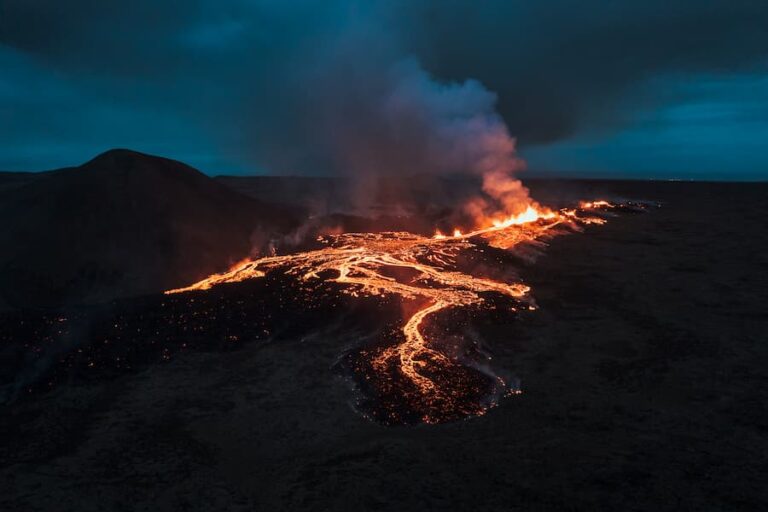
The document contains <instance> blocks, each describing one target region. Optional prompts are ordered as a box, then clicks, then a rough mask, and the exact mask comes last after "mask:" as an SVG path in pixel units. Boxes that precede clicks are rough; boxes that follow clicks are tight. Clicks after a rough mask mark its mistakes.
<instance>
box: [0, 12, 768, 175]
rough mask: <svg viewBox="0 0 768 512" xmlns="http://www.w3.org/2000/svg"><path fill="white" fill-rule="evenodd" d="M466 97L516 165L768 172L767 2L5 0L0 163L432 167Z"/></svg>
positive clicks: (0, 39) (303, 170) (242, 170)
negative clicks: (161, 159)
mask: <svg viewBox="0 0 768 512" xmlns="http://www.w3.org/2000/svg"><path fill="white" fill-rule="evenodd" d="M393 98H394V100H393ZM382 105H386V108H384V107H382ZM393 105H394V106H393ZM477 112H480V113H481V115H480V118H481V120H482V121H483V122H486V121H488V120H490V121H489V122H490V123H494V122H495V121H494V120H495V119H496V118H497V117H496V116H497V114H496V113H495V112H498V115H499V116H500V118H498V119H503V121H504V123H506V125H507V127H508V129H509V133H510V134H511V135H512V136H514V137H516V138H517V144H518V151H519V154H520V156H521V157H522V158H523V159H525V160H526V161H527V162H528V170H527V171H525V172H526V174H528V175H530V176H535V175H541V176H544V175H561V176H584V177H592V176H594V177H627V178H661V179H668V178H681V179H690V178H693V179H717V180H720V179H726V180H729V179H747V180H764V179H768V149H767V148H768V3H766V2H765V1H764V0H755V1H738V0H735V1H734V0H730V1H726V0H721V1H706V0H687V1H675V0H646V1H632V2H630V1H608V0H582V1H569V0H550V1H541V2H532V1H517V0H488V1H484V2H479V1H477V0H474V1H471V0H461V1H460V0H389V1H375V0H373V1H360V2H356V1H352V0H349V1H341V0H294V1H287V0H215V1H214V0H192V1H190V0H134V1H131V2H104V1H103V0H68V1H66V2H64V1H61V0H0V170H9V171H11V170H44V169H50V168H57V167H63V166H67V165H74V164H79V163H82V162H83V161H86V160H88V159H89V158H91V157H93V156H94V155H96V154H97V153H100V152H102V151H104V150H106V149H109V148H112V147H124V148H130V149H135V150H139V151H144V152H148V153H152V154H158V155H162V156H167V157H170V158H175V159H179V160H182V161H184V162H186V163H189V164H191V165H193V166H195V167H197V168H199V169H201V170H202V171H204V172H206V173H208V174H211V175H216V174H333V173H343V172H357V171H356V169H359V168H360V166H361V165H366V164H365V163H364V162H369V161H371V160H375V161H376V162H384V163H383V164H381V166H382V168H387V169H389V168H390V167H396V166H399V165H401V164H402V165H403V166H404V167H408V164H407V163H403V162H417V163H418V164H419V165H422V164H423V165H425V166H435V167H437V168H438V171H441V170H442V169H441V168H440V167H441V166H442V165H443V164H444V163H445V162H443V161H442V160H440V161H435V160H434V158H432V156H424V155H423V154H421V153H420V152H419V149H418V148H419V146H424V145H429V144H431V143H432V142H434V138H432V137H431V136H429V135H428V134H425V130H432V129H434V128H435V127H438V131H440V133H441V134H442V135H441V137H442V138H441V139H440V140H453V139H450V138H446V136H445V134H446V133H452V132H451V126H452V124H451V123H452V120H453V119H454V117H456V116H459V117H462V116H463V117H462V118H467V116H469V117H472V116H473V115H474V113H477ZM465 124H466V123H465ZM393 127H397V129H394V128H393ZM462 129H463V128H462ZM454 135H455V134H454ZM451 136H453V135H451ZM366 141H376V142H372V143H371V145H372V146H376V145H377V144H378V146H377V147H376V148H374V149H373V150H370V151H365V152H359V151H356V150H355V149H351V148H359V147H360V146H361V145H367V144H368V143H367V142H366ZM379 141H384V142H379ZM409 144H410V146H409ZM414 147H415V148H416V149H414ZM395 148H396V149H395ZM400 148H402V151H401V149H400ZM394 152H396V153H398V154H399V160H398V159H394V158H390V157H389V155H391V154H392V153H394ZM378 156H381V158H383V160H382V159H381V158H378ZM455 163H456V162H450V165H454V164H455ZM449 167H450V166H449ZM350 169H351V171H350ZM448 170H452V169H448ZM385 172H388V171H385Z"/></svg>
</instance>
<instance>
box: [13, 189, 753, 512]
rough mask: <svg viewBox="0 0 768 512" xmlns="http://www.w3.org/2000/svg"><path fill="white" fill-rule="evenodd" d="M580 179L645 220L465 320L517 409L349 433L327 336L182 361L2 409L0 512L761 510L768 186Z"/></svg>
mask: <svg viewBox="0 0 768 512" xmlns="http://www.w3.org/2000/svg"><path fill="white" fill-rule="evenodd" d="M579 186H580V187H581V191H583V194H582V195H583V196H584V197H585V198H592V197H596V196H597V195H601V194H605V193H609V192H610V193H614V194H620V195H623V196H626V197H630V198H636V199H648V200H655V201H660V202H661V203H662V207H661V208H659V209H657V210H653V211H651V212H649V213H646V214H642V215H626V216H622V217H620V218H616V219H613V220H611V221H610V222H609V223H608V224H607V225H605V226H601V227H589V228H587V230H586V232H585V233H583V234H580V235H569V236H563V237H559V238H556V239H555V240H553V241H552V242H551V245H550V247H549V248H548V249H547V251H546V253H545V254H544V255H543V256H542V257H541V258H540V259H539V260H538V261H537V262H536V263H535V264H534V265H531V266H529V267H527V268H526V269H525V270H524V272H523V277H524V279H525V281H526V282H527V283H528V284H530V285H531V286H532V287H533V294H534V296H535V297H536V300H537V302H538V305H539V309H538V310H537V311H535V312H531V313H530V314H526V315H523V316H522V317H520V318H518V319H517V320H515V321H514V322H513V323H510V324H509V325H496V324H494V325H487V326H481V331H482V334H483V335H484V337H485V338H486V339H487V340H488V348H489V350H491V351H492V352H493V354H494V358H495V361H496V363H495V364H496V365H497V366H498V367H499V368H503V369H507V370H508V371H509V372H510V373H512V374H514V375H515V376H517V377H518V378H519V379H520V381H521V386H522V389H523V394H522V395H519V396H514V397H510V398H507V399H505V400H503V401H502V403H501V404H500V406H499V407H497V408H495V409H493V410H492V411H491V412H489V413H488V414H487V415H486V416H483V417H479V418H473V419H470V420H467V421H461V422H456V423H449V424H443V425H432V426H426V425H422V426H417V427H383V426H380V425H377V424H374V423H371V422H369V421H367V420H366V419H364V418H363V417H362V416H360V415H359V414H358V413H356V412H355V411H354V410H353V409H352V407H351V406H350V402H351V391H350V388H349V385H348V383H347V382H345V381H344V379H343V378H341V377H340V376H339V375H338V373H337V372H334V371H333V370H332V369H331V367H332V366H333V365H334V364H335V363H336V361H337V360H338V358H339V356H340V354H341V352H342V351H343V349H344V348H345V347H346V346H347V345H348V343H349V340H347V339H344V336H341V335H340V334H339V333H340V332H343V328H340V326H329V328H328V329H327V330H326V331H324V332H317V333H315V334H313V335H312V336H308V337H303V338H301V339H297V338H294V339H285V340H280V341H274V342H268V343H253V344H250V345H247V346H245V347H244V348H242V349H241V350H239V351H236V352H226V353H216V352H208V353H201V352H191V353H188V354H185V355H184V356H182V357H178V358H175V359H174V360H173V361H172V362H171V363H168V364H165V365H155V366H152V367H150V368H148V369H146V370H144V371H141V372H139V373H137V374H134V375H127V376H123V377H120V378H118V379H113V380H109V381H105V382H97V383H91V384H88V385H71V386H61V387H59V388H57V389H55V390H54V391H52V392H50V393H47V394H43V395H40V396H39V397H35V398H33V399H28V400H20V401H17V402H15V403H13V404H10V405H4V406H2V414H1V417H2V420H0V429H1V430H0V436H1V437H0V439H1V441H0V450H1V451H0V453H2V459H1V460H0V509H2V510H4V511H16V510H19V511H21V510H23V511H33V510H57V511H65V510H77V511H82V512H85V511H90V510H93V511H101V510H148V511H153V512H155V511H161V510H265V511H273V510H392V511H402V510H590V511H594V510H653V511H658V510H766V509H768V491H766V489H765V481H766V480H767V479H768V455H766V454H768V410H767V409H768V406H766V401H765V397H766V396H767V395H768V370H766V368H768V309H767V306H766V304H768V235H767V233H768V213H767V212H768V186H766V185H755V184H741V185H736V184H731V185H721V184H687V183H593V184H588V183H586V184H581V185H579ZM540 187H541V188H542V191H544V188H545V185H544V184H541V185H540ZM580 193H581V192H580Z"/></svg>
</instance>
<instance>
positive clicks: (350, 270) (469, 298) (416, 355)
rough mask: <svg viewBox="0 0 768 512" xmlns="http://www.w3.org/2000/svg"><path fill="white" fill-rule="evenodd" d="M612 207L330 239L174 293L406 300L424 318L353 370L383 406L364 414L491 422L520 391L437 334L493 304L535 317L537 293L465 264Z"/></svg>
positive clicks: (410, 319)
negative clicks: (297, 285)
mask: <svg viewBox="0 0 768 512" xmlns="http://www.w3.org/2000/svg"><path fill="white" fill-rule="evenodd" d="M612 207H613V205H611V204H610V203H605V202H596V203H582V205H580V207H579V208H577V209H562V210H558V211H553V210H549V209H545V208H537V207H534V206H529V207H528V209H527V210H525V211H524V212H523V213H521V214H519V215H516V216H512V217H509V218H507V219H506V220H503V221H496V222H489V224H490V226H488V227H483V228H478V229H476V230H474V231H471V232H469V233H466V234H462V233H460V232H459V231H458V230H457V231H455V232H454V234H453V236H447V235H442V234H440V233H439V232H438V233H436V234H435V235H434V236H432V237H426V236H420V235H416V234H412V233H406V232H384V233H346V234H341V235H330V236H324V237H321V238H320V240H321V241H322V242H323V243H324V244H325V245H326V247H323V248H321V249H318V250H314V251H308V252H301V253H297V254H288V255H283V256H271V257H264V258H259V259H253V260H246V261H243V262H240V263H238V264H237V265H235V266H234V267H233V268H232V269H231V270H230V271H228V272H225V273H222V274H215V275H212V276H210V277H208V278H206V279H204V280H202V281H200V282H198V283H195V284H193V285H191V286H188V287H185V288H179V289H175V290H169V291H167V292H166V293H169V294H171V293H182V292H191V291H195V290H206V289H209V288H211V287H213V286H217V285H219V284H223V283H233V282H239V281H243V280H246V279H253V278H259V277H263V276H265V275H267V274H268V273H270V272H273V271H281V272H284V273H285V274H286V275H289V276H292V277H294V278H295V279H298V280H299V281H301V282H310V281H313V280H326V281H331V282H335V283H338V284H339V285H340V287H341V291H342V293H345V294H348V295H350V296H353V297H356V296H361V295H368V296H397V297H399V298H400V299H401V300H402V301H403V303H410V304H412V305H415V307H416V309H415V311H414V312H413V313H410V316H408V315H407V314H406V315H404V316H405V317H406V318H404V319H403V321H404V323H403V324H402V327H401V329H400V332H399V333H395V335H393V338H394V339H389V340H386V343H382V344H379V345H377V346H375V347H373V348H365V349H363V350H361V351H360V352H359V354H358V355H357V356H356V357H355V358H354V361H353V363H352V364H353V368H354V369H355V370H356V373H358V374H359V376H360V375H361V376H362V378H361V379H360V380H361V382H363V387H364V388H365V390H366V391H367V392H368V394H371V395H374V398H375V403H376V404H377V405H375V406H370V407H367V408H366V407H363V408H362V409H363V412H364V413H365V414H367V415H368V416H370V417H372V418H374V419H376V420H377V421H380V422H383V423H387V424H394V423H413V422H424V423H437V422H443V421H450V420H454V419H459V418H462V417H467V416H474V415H481V414H483V413H484V412H485V411H486V410H487V409H489V408H490V407H492V406H493V405H495V403H496V402H497V400H498V398H499V397H500V396H503V395H504V394H511V393H518V392H519V390H518V389H517V388H516V387H515V386H514V385H512V384H510V383H508V382H505V379H503V378H502V377H499V376H497V375H495V374H493V373H492V372H491V371H490V370H488V369H486V368H482V367H481V366H482V365H478V364H474V363H473V362H472V361H467V360H462V358H461V357H458V356H456V355H451V354H448V353H445V351H443V350H441V349H440V348H439V340H435V339H434V338H433V337H432V336H430V335H429V334H428V331H429V329H430V326H433V324H434V323H435V319H436V318H437V316H438V315H439V314H442V313H446V312H449V311H452V310H459V309H467V308H475V307H490V306H489V304H488V303H489V298H490V297H496V298H500V299H502V300H506V301H507V304H509V303H510V302H511V303H512V304H513V306H511V307H512V308H513V309H518V308H519V309H529V308H530V309H533V303H532V300H531V299H530V296H529V291H530V289H529V287H528V286H526V285H525V284H523V283H521V282H512V283H506V282H501V281H496V280H492V279H489V278H484V277H478V276H476V275H472V274H471V273H469V272H462V271H461V270H460V269H459V265H458V262H457V257H458V256H459V255H460V254H462V253H464V252H467V251H480V252H482V251H483V250H485V249H486V248H496V249H504V250H507V249H513V248H515V247H517V246H519V245H520V244H524V243H529V244H536V243H539V244H540V243H541V241H542V240H543V239H546V238H548V237H551V236H553V235H555V234H557V233H559V232H564V231H573V230H578V229H580V226H581V225H583V224H589V223H603V222H604V219H603V218H601V217H595V216H590V215H589V214H588V213H587V212H588V211H595V210H607V209H610V208H612ZM398 271H399V272H398ZM391 274H396V275H398V277H392V275H391ZM403 275H406V276H407V277H403Z"/></svg>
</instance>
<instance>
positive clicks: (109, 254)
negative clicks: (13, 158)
mask: <svg viewBox="0 0 768 512" xmlns="http://www.w3.org/2000/svg"><path fill="white" fill-rule="evenodd" d="M0 219H2V220H0V222H1V223H2V226H1V229H0V294H2V296H1V297H0V305H2V304H3V303H4V304H5V306H6V307H41V306H46V307H52V306H61V305H71V304H75V303H91V302H99V301H105V300H109V299H113V298H116V297H126V296H132V295H140V294H146V293H152V292H158V291H162V290H164V289H167V288H169V287H174V286H180V285H182V284H186V283H189V282H191V281H195V280H197V279H200V278H202V277H204V276H206V275H208V274H210V273H212V272H215V271H217V270H222V269H225V268H227V267H228V266H229V265H230V264H231V263H233V262H234V261H236V260H237V259H240V258H242V257H243V256H244V255H248V254H249V253H250V252H251V251H253V250H254V249H255V248H258V247H259V246H260V245H263V244H265V243H267V242H268V241H269V239H270V238H271V237H273V236H277V235H279V234H280V233H284V232H286V231H288V230H290V229H291V228H293V227H295V226H296V225H297V224H298V221H299V215H298V214H297V213H296V212H295V210H288V209H286V208H283V207H281V206H279V205H275V204H270V203H267V202H264V201H259V200H256V199H253V198H250V197H246V196H244V195H241V194H239V193H237V192H235V191H233V190H231V189H230V188H228V187H226V186H224V185H223V184H221V183H219V182H217V181H215V180H214V179H211V178H209V177H207V176H205V175H204V174H202V173H200V172H199V171H197V170H195V169H194V168H192V167H190V166H188V165H185V164H182V163H180V162H177V161H174V160H170V159H167V158H160V157H156V156H150V155H146V154H142V153H138V152H135V151H129V150H123V149H116V150H111V151H107V152H106V153H103V154H101V155H99V156H97V157H96V158H94V159H93V160H91V161H89V162H87V163H85V164H83V165H81V166H78V167H72V168H65V169H59V170H55V171H48V172H44V173H38V174H25V175H22V174H20V173H4V174H0Z"/></svg>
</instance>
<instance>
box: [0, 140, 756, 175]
mask: <svg viewBox="0 0 768 512" xmlns="http://www.w3.org/2000/svg"><path fill="white" fill-rule="evenodd" d="M114 150H127V151H133V152H136V153H141V154H145V155H147V156H151V157H158V158H167V159H169V160H175V161H178V162H180V163H183V164H185V165H188V166H190V167H192V168H193V169H196V170H198V171H200V172H201V173H203V174H205V175H206V176H209V177H211V178H259V177H274V178H322V179H342V180H343V179H352V178H351V177H350V176H343V175H339V174H334V173H325V174H298V173H278V172H268V171H264V172H250V173H249V172H221V173H211V172H207V171H206V169H204V168H201V167H198V166H197V165H194V164H192V163H190V162H187V161H185V160H183V159H179V158H174V157H170V156H166V155H162V154H157V153H149V152H145V151H139V150H134V149H131V148H127V147H114V148H108V149H105V150H103V151H99V152H97V153H94V154H93V155H91V156H90V157H88V158H85V159H83V160H82V161H80V162H78V163H74V164H68V165H54V166H51V167H49V168H45V169H0V173H3V174H38V173H46V172H51V171H58V170H62V169H69V168H76V167H79V166H80V165H82V164H84V163H86V162H88V161H90V160H92V159H93V158H95V157H97V156H99V155H101V154H104V153H106V152H109V151H114ZM425 174H426V173H425ZM443 177H444V178H446V179H460V178H471V176H466V175H462V174H460V173H454V174H449V175H445V176H443ZM517 177H518V178H519V179H520V180H521V181H523V182H524V183H525V182H526V181H529V180H572V181H661V182H696V183H768V177H754V178H752V177H747V176H735V177H733V178H728V179H724V178H718V177H703V176H702V177H685V176H669V177H666V176H637V175H628V174H627V173H622V172H621V171H614V172H606V173H601V174H591V175H590V174H585V173H583V172H582V171H549V170H544V169H537V168H528V169H525V170H524V171H521V172H519V173H517Z"/></svg>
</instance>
